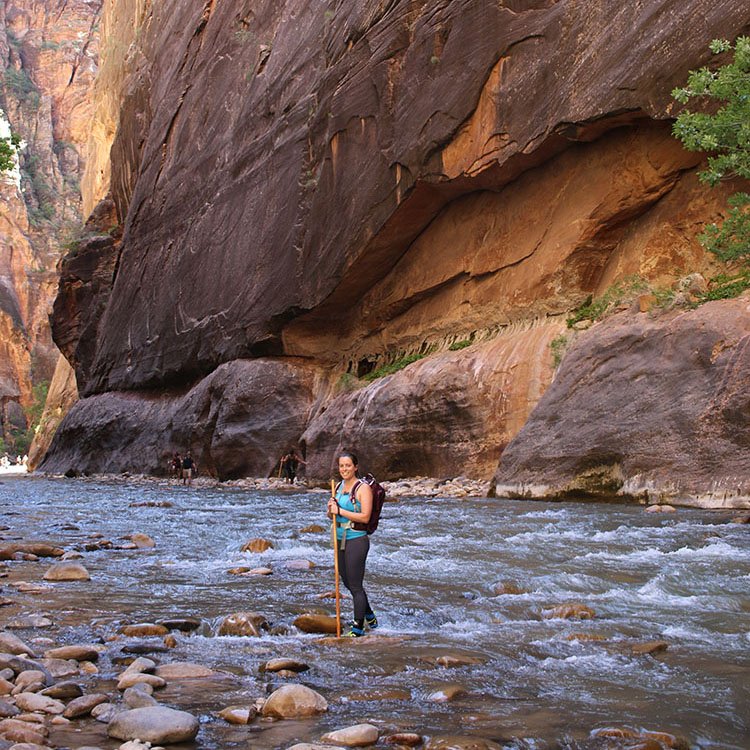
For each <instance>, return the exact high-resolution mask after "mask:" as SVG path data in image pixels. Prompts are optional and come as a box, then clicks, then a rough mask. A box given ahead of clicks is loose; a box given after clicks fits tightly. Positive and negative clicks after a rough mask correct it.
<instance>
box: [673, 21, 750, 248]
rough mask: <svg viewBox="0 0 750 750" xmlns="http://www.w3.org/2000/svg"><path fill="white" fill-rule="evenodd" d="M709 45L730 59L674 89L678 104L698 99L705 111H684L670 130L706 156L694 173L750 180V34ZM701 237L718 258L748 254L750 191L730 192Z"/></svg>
mask: <svg viewBox="0 0 750 750" xmlns="http://www.w3.org/2000/svg"><path fill="white" fill-rule="evenodd" d="M709 46H710V49H711V51H712V52H713V53H714V54H721V53H726V52H732V53H733V59H732V62H730V63H727V64H726V65H722V66H721V67H719V68H717V69H716V70H710V69H709V68H705V67H704V68H701V69H700V70H693V71H691V72H690V74H689V75H688V80H687V84H686V85H685V86H684V87H683V88H676V89H674V91H672V96H673V97H674V98H675V99H676V100H677V101H678V102H679V103H680V104H687V103H688V102H690V101H691V100H694V99H697V100H698V101H700V102H701V103H702V104H703V107H704V109H706V110H707V111H703V112H691V111H689V110H685V111H684V112H682V113H681V114H680V115H679V116H678V117H677V120H676V121H675V123H674V126H673V130H672V132H673V134H674V136H675V137H676V138H678V139H679V140H680V141H681V142H682V145H683V146H684V147H685V148H686V149H687V150H688V151H704V152H706V153H708V154H710V155H709V157H708V160H707V161H708V168H707V169H705V170H703V171H702V172H699V174H698V177H699V179H700V180H701V182H704V183H706V184H707V185H710V186H711V187H714V186H716V185H718V184H719V183H720V182H721V181H722V180H724V179H727V178H731V177H741V178H743V179H746V180H747V179H750V37H746V36H741V37H738V38H737V40H736V41H735V43H734V45H732V44H731V42H729V41H727V40H725V39H714V41H713V42H711V44H710V45H709ZM699 240H700V242H701V244H703V246H704V247H705V248H706V249H707V250H710V251H711V252H712V253H715V254H716V255H717V256H718V257H719V258H721V259H722V260H731V259H734V258H744V259H748V258H750V195H748V194H747V193H735V194H734V195H733V196H731V198H730V199H729V213H728V215H727V218H726V219H725V220H724V222H723V223H722V224H721V225H717V224H709V225H708V226H706V228H705V231H704V232H703V234H701V235H700V236H699Z"/></svg>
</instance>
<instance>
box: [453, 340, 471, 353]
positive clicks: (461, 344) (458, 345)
mask: <svg viewBox="0 0 750 750" xmlns="http://www.w3.org/2000/svg"><path fill="white" fill-rule="evenodd" d="M473 343H474V342H473V341H472V340H471V339H462V340H461V341H454V342H453V343H452V344H451V345H450V346H449V347H448V351H451V352H457V351H460V350H461V349H466V347H467V346H471V345H472V344H473Z"/></svg>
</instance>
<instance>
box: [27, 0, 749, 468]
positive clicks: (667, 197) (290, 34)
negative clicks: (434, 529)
mask: <svg viewBox="0 0 750 750" xmlns="http://www.w3.org/2000/svg"><path fill="white" fill-rule="evenodd" d="M695 18H700V19H701V23H700V24H696V23H695V22H694V20H695ZM104 19H105V24H104V25H105V27H106V29H107V31H106V38H105V40H104V41H103V43H102V44H103V49H105V50H108V52H107V55H106V56H105V59H104V60H103V64H102V71H101V76H100V79H99V84H97V104H96V107H97V110H96V111H97V113H98V114H97V118H96V125H95V126H94V127H93V128H92V149H93V151H92V153H93V154H95V156H94V155H92V157H91V159H90V162H91V164H95V165H96V170H95V171H96V173H95V174H87V176H86V180H85V181H84V182H85V184H86V185H87V186H89V187H87V195H88V196H89V198H88V199H89V200H90V203H89V204H88V205H90V206H92V207H93V206H94V205H95V204H96V202H97V201H102V199H105V203H99V208H98V209H97V210H98V211H99V210H103V209H102V206H104V205H106V200H107V199H106V198H105V196H106V195H107V194H108V195H109V198H111V207H112V215H113V216H114V220H115V221H116V222H117V224H118V226H120V227H121V228H122V235H121V237H122V238H121V240H120V234H119V231H120V230H119V228H118V230H117V231H116V232H110V233H108V232H103V231H102V230H101V229H100V230H98V231H97V233H95V236H90V237H88V238H86V240H85V242H83V243H81V245H80V246H79V247H78V248H77V249H76V251H74V252H73V253H72V254H71V255H70V256H69V257H68V258H67V259H66V260H65V261H64V263H63V264H62V265H61V271H62V275H61V281H60V292H59V295H58V298H57V302H56V305H55V310H54V320H53V326H54V335H55V340H56V342H57V343H58V345H59V346H60V348H61V349H62V350H63V352H64V353H65V355H66V357H67V358H68V360H69V361H70V362H71V364H72V365H73V366H74V368H75V371H76V377H77V381H78V385H79V387H80V388H81V390H82V393H83V394H84V396H85V397H86V398H84V400H83V401H82V402H81V403H80V404H79V405H78V406H76V408H75V409H74V410H73V412H71V414H70V415H69V417H68V418H67V419H66V420H65V421H64V422H63V424H62V425H61V428H60V430H59V432H58V434H57V436H56V438H55V441H54V444H53V446H52V449H51V452H50V454H49V455H48V458H47V460H46V462H45V463H44V464H43V467H42V468H44V469H48V470H66V469H70V468H74V469H76V470H82V471H83V470H85V471H103V470H113V471H114V470H124V469H127V470H130V471H151V470H155V467H161V466H162V464H163V461H164V458H163V456H164V454H165V453H166V452H167V451H170V450H173V449H178V450H182V449H185V448H186V447H190V448H191V449H192V450H193V451H194V454H195V455H196V457H197V460H198V463H199V465H200V466H201V467H202V468H204V469H207V470H208V471H212V472H215V473H216V474H218V475H219V476H222V477H228V476H237V475H239V474H242V473H266V474H267V473H268V472H269V471H271V470H272V469H273V466H274V464H275V462H276V460H277V458H278V455H279V453H280V451H281V450H283V449H284V447H285V446H286V445H287V444H289V443H294V442H297V441H300V444H301V447H302V449H303V450H305V451H306V457H307V460H308V474H313V475H314V474H320V475H324V476H325V475H328V472H329V470H330V462H331V458H332V456H333V454H334V453H335V451H336V450H337V449H338V448H339V447H340V446H342V445H347V447H351V448H353V449H355V450H357V451H358V452H359V453H360V454H361V455H362V458H363V463H365V466H366V468H368V469H374V470H375V471H377V472H378V473H379V474H380V475H381V476H382V477H383V478H393V477H397V476H404V475H414V474H432V475H438V476H443V475H456V474H460V473H466V474H469V475H475V476H479V477H485V478H489V477H491V476H492V474H493V473H494V471H495V469H496V465H497V460H498V458H499V457H500V455H501V454H502V453H503V450H504V448H505V446H506V445H508V444H509V443H511V441H512V440H513V438H514V437H515V436H516V434H517V433H518V431H519V430H520V429H521V427H522V425H523V424H524V422H525V420H526V418H527V417H528V415H529V414H530V413H531V412H532V410H533V409H534V406H535V404H536V402H537V401H538V399H539V398H540V397H541V395H542V393H544V391H545V389H546V387H547V386H548V385H549V383H550V381H551V380H552V377H553V372H552V366H551V354H550V350H549V345H550V343H551V341H552V339H553V338H554V337H555V336H556V335H557V334H559V332H560V331H561V330H562V325H563V324H562V323H561V320H562V318H563V315H564V313H566V312H567V311H569V310H570V309H572V308H574V307H576V306H577V305H579V304H580V303H581V302H582V301H583V300H584V299H585V298H586V297H587V296H589V295H590V294H592V293H598V292H601V291H602V290H604V289H606V288H607V287H608V286H609V285H610V284H612V283H613V282H616V281H618V280H620V279H622V278H623V277H625V276H628V275H631V274H639V275H641V276H643V277H645V278H647V279H648V280H650V281H652V282H657V283H664V284H668V283H670V282H671V281H673V280H674V279H675V278H676V277H679V276H681V275H685V274H686V273H688V272H692V271H704V272H710V271H711V261H710V260H709V259H707V258H706V257H704V255H703V252H702V250H701V248H700V246H699V245H698V244H697V242H696V241H695V239H694V236H695V234H696V230H697V229H698V228H699V227H700V225H701V224H702V223H703V222H704V221H706V220H709V219H711V218H714V217H715V216H716V215H717V214H718V213H719V207H720V206H721V205H722V202H723V195H722V194H721V193H720V192H718V193H706V191H705V188H703V187H701V186H699V185H698V182H697V179H696V167H697V166H698V165H697V160H696V157H695V156H694V155H691V154H687V153H685V152H684V151H682V149H681V148H680V147H679V145H678V144H677V143H676V141H674V139H673V138H672V137H671V135H670V123H669V118H670V117H671V116H673V112H672V104H671V97H670V91H671V89H672V88H673V87H674V86H676V85H678V84H681V83H682V82H683V81H684V79H685V76H686V73H687V71H688V70H689V69H691V68H696V67H699V66H700V65H702V64H703V63H704V62H705V61H706V60H707V56H708V51H707V46H708V43H709V41H710V40H711V39H713V38H715V37H728V38H733V37H735V36H736V35H737V34H738V33H740V32H741V31H742V30H743V29H744V28H746V27H747V26H748V24H750V7H748V5H747V3H746V2H743V1H741V0H728V2H724V3H721V4H720V5H719V6H717V5H716V4H715V3H711V2H709V1H708V0H689V2H684V0H682V1H680V2H678V0H651V1H650V2H646V3H638V4H624V5H623V4H622V3H619V2H615V1H614V0H605V1H604V2H600V3H596V4H593V5H592V4H591V3H588V2H585V1H584V0H559V1H558V2H554V1H552V0H550V1H547V0H528V1H526V2H513V3H505V2H502V3H494V4H490V3H486V2H481V1H480V0H450V1H448V2H443V3H439V4H435V3H431V2H428V1H427V0H417V1H416V2H413V1H409V2H407V0H396V2H389V3H373V2H365V0H352V2H349V3H345V4H339V5H338V6H337V7H336V8H331V9H323V8H322V7H321V5H320V3H318V2H312V1H303V2H299V1H298V0H295V2H291V0H290V1H289V2H275V3H271V2H262V3H250V2H240V3H217V2H213V1H212V0H206V1H205V2H203V3H195V2H187V0H167V1H165V2H162V3H155V4H153V6H152V5H151V4H150V3H149V2H147V0H106V4H105V10H104ZM113 91H114V92H116V94H113V93H112V92H113ZM118 103H119V104H118ZM110 143H111V152H110V151H109V149H108V146H109V144H110ZM107 153H109V154H110V160H109V161H107V159H106V158H105V154H107ZM105 213H106V211H105ZM105 235H106V236H105ZM654 325H655V326H656V327H657V328H658V326H659V325H661V323H659V322H658V321H656V322H654ZM592 335H593V333H592ZM587 338H588V337H587V336H582V337H581V344H580V345H581V346H582V345H583V342H584V341H585V340H587ZM466 341H472V342H474V343H473V344H472V346H471V347H469V348H468V349H464V350H461V351H455V352H449V351H447V350H448V348H449V345H451V344H453V343H464V342H466ZM425 351H431V352H434V354H433V355H432V356H431V357H429V358H427V359H425V360H423V361H420V362H418V363H416V364H413V365H411V366H410V367H408V368H406V369H405V370H403V371H401V372H399V373H397V374H396V375H394V376H392V377H389V378H386V379H382V380H380V381H376V382H375V383H373V384H371V385H369V386H366V387H364V388H361V389H359V390H356V391H352V392H348V393H347V392H344V393H342V392H341V391H340V389H339V387H338V386H339V385H340V377H341V376H342V375H343V374H344V373H348V374H349V375H356V376H362V375H365V374H367V373H368V372H371V371H372V370H373V369H374V368H376V367H379V366H380V365H382V364H385V363H389V362H392V361H395V360H397V359H399V358H400V357H401V356H402V355H405V354H413V353H415V352H425ZM662 356H666V355H665V354H663V355H662ZM252 360H254V362H253V361H252ZM665 366H666V365H665ZM240 373H241V374H242V377H240ZM247 378H250V379H249V380H248V379H247ZM555 382H557V381H555ZM634 393H635V392H634ZM261 396H262V398H261ZM625 397H626V396H623V398H625ZM634 397H635V396H634ZM662 408H663V409H664V410H665V411H666V412H668V411H669V410H670V409H671V408H672V405H671V403H670V402H669V401H665V402H664V406H663V407H662ZM654 418H655V419H656V416H655V415H654ZM511 444H512V443H511ZM704 479H705V481H710V479H709V477H707V476H705V475H704Z"/></svg>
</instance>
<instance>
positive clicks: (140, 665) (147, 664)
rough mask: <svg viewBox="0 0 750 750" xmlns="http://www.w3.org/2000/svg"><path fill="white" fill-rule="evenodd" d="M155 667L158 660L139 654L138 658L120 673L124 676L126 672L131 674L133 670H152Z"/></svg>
mask: <svg viewBox="0 0 750 750" xmlns="http://www.w3.org/2000/svg"><path fill="white" fill-rule="evenodd" d="M155 668H156V662H155V661H154V660H153V659H148V658H146V657H145V656H139V657H138V658H137V659H133V661H132V662H130V664H128V667H127V669H126V670H125V671H124V672H123V673H122V674H121V675H120V677H123V676H124V675H126V674H131V673H132V672H150V671H151V670H153V669H155Z"/></svg>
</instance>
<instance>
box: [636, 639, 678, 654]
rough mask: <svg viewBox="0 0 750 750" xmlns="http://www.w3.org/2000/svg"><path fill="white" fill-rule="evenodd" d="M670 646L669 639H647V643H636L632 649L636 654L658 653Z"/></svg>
mask: <svg viewBox="0 0 750 750" xmlns="http://www.w3.org/2000/svg"><path fill="white" fill-rule="evenodd" d="M668 648H669V643H667V641H647V642H646V643H636V644H635V645H634V646H633V647H632V648H631V651H632V652H633V653H634V654H658V653H660V652H662V651H666V650H667V649H668Z"/></svg>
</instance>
